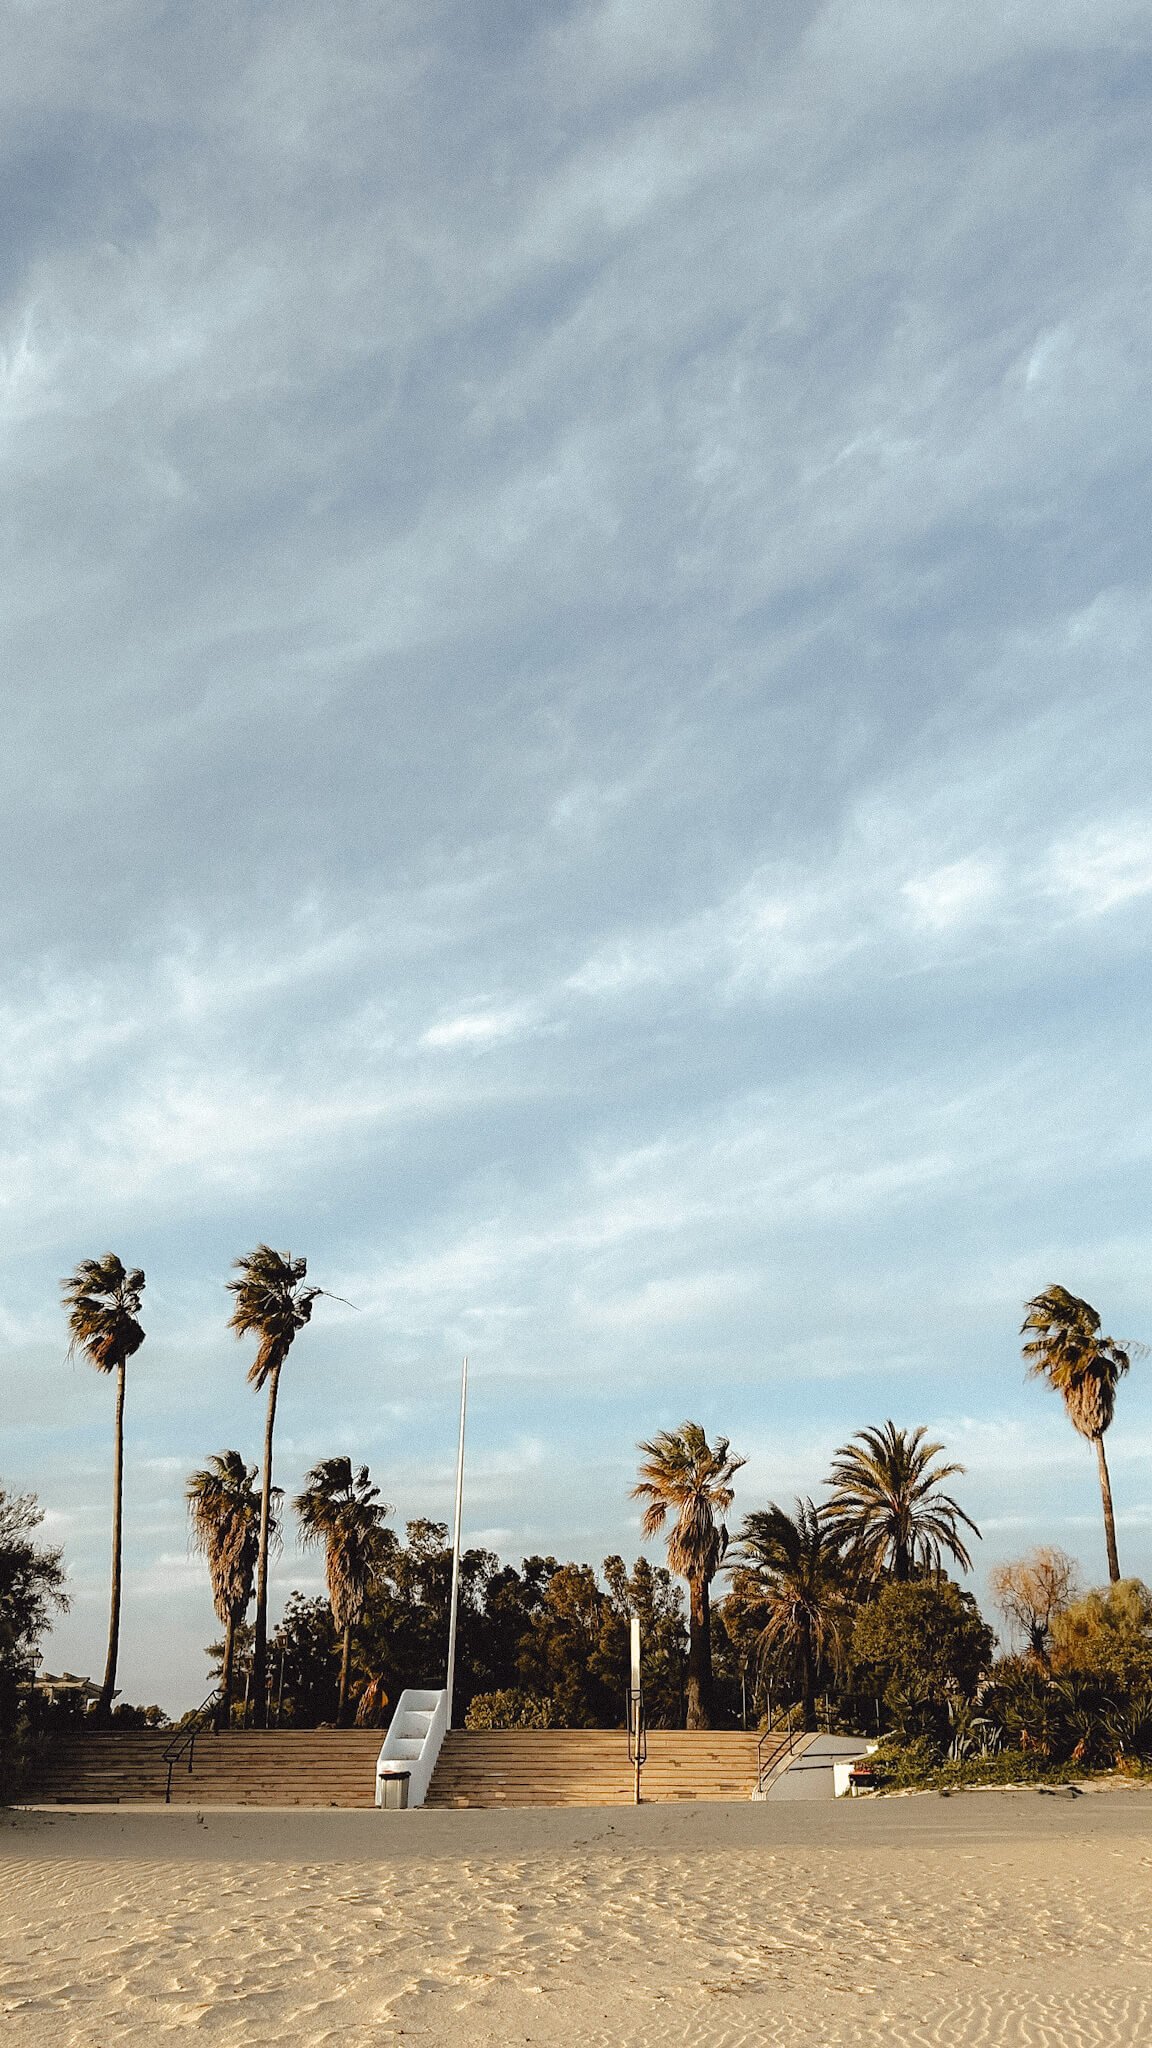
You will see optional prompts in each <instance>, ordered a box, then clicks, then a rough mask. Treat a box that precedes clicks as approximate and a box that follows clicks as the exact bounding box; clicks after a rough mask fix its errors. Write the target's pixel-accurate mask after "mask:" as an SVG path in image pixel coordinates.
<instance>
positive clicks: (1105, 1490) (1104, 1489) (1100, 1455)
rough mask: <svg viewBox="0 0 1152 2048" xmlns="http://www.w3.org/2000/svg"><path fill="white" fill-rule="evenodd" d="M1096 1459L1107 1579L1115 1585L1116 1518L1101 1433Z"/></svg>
mask: <svg viewBox="0 0 1152 2048" xmlns="http://www.w3.org/2000/svg"><path fill="white" fill-rule="evenodd" d="M1096 1459H1097V1463H1098V1464H1099V1467H1100V1494H1101V1498H1102V1499H1103V1502H1104V1541H1105V1543H1106V1544H1107V1546H1108V1577H1109V1578H1110V1579H1111V1581H1112V1584H1113V1585H1115V1584H1116V1583H1117V1581H1118V1579H1119V1577H1120V1560H1119V1558H1118V1557H1117V1555H1116V1517H1115V1515H1114V1514H1113V1512H1112V1481H1111V1480H1110V1479H1109V1477H1108V1460H1107V1458H1106V1457H1105V1456H1104V1436H1103V1432H1101V1434H1100V1435H1099V1436H1098V1437H1097V1438H1096Z"/></svg>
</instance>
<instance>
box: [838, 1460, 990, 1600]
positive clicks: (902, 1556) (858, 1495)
mask: <svg viewBox="0 0 1152 2048" xmlns="http://www.w3.org/2000/svg"><path fill="white" fill-rule="evenodd" d="M925 1434H926V1432H925V1430H924V1429H923V1428H921V1429H912V1430H907V1429H897V1427H896V1424H895V1423H894V1422H891V1421H889V1422H886V1423H885V1424H884V1426H883V1428H882V1429H861V1430H857V1432H856V1435H855V1436H854V1437H853V1438H852V1441H851V1442H850V1443H847V1444H842V1445H841V1447H840V1449H839V1450H838V1451H837V1452H836V1453H835V1457H834V1461H833V1465H832V1470H831V1472H830V1474H829V1476H828V1479H827V1481H826V1482H825V1483H826V1484H827V1485H828V1486H831V1487H834V1488H835V1491H834V1493H833V1495H832V1498H831V1500H830V1501H828V1502H827V1504H826V1505H825V1507H824V1508H823V1510H822V1513H823V1515H824V1517H825V1519H826V1520H827V1522H828V1523H829V1525H830V1527H832V1528H833V1529H835V1530H836V1531H837V1532H838V1533H839V1535H840V1538H841V1540H842V1542H843V1543H844V1545H845V1547H846V1550H847V1552H848V1555H849V1560H850V1562H851V1563H852V1564H853V1565H855V1567H856V1568H857V1570H858V1571H859V1572H860V1574H861V1576H862V1577H864V1578H869V1579H878V1578H879V1577H880V1576H881V1574H882V1573H883V1572H885V1571H890V1572H891V1574H892V1576H893V1578H894V1579H897V1580H904V1579H910V1578H911V1577H912V1576H913V1574H914V1573H916V1572H920V1571H931V1572H939V1571H941V1570H942V1569H943V1561H944V1557H945V1555H947V1556H949V1557H951V1558H953V1559H954V1560H955V1562H956V1563H957V1564H958V1565H960V1566H961V1567H962V1569H963V1570H964V1571H966V1572H967V1571H971V1569H972V1560H971V1558H970V1557H969V1555H968V1552H967V1550H966V1548H965V1545H964V1539H963V1537H962V1535H961V1533H960V1531H961V1525H963V1527H964V1528H965V1529H969V1530H971V1532H972V1534H973V1536H975V1537H976V1538H977V1539H979V1535H980V1531H979V1529H978V1528H977V1527H976V1524H975V1522H974V1521H973V1520H972V1519H971V1517H970V1516H969V1515H966V1514H965V1513H964V1511H963V1509H962V1508H960V1507H958V1506H957V1504H956V1502H955V1501H954V1500H953V1499H952V1497H951V1495H950V1494H947V1493H942V1492H941V1491H940V1488H941V1486H942V1485H943V1482H944V1481H945V1479H952V1478H954V1477H955V1476H956V1474H957V1473H961V1472H963V1470H964V1467H963V1465H936V1466H933V1464H932V1460H933V1458H935V1457H937V1456H938V1455H939V1453H940V1452H941V1451H942V1450H943V1448H944V1446H943V1444H929V1443H925V1442H924V1437H925Z"/></svg>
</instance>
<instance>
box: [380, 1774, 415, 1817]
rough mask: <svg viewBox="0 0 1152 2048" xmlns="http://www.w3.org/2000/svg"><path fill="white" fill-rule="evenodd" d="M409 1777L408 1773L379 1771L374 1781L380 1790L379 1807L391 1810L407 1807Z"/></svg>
mask: <svg viewBox="0 0 1152 2048" xmlns="http://www.w3.org/2000/svg"><path fill="white" fill-rule="evenodd" d="M410 1776H411V1772H410V1771H381V1772H380V1775H379V1777H378V1779H377V1781H376V1782H377V1784H378V1786H379V1788H380V1799H379V1804H380V1806H382V1807H388V1808H390V1809H392V1810H395V1809H396V1808H397V1807H404V1806H407V1804H408V1780H409V1778H410Z"/></svg>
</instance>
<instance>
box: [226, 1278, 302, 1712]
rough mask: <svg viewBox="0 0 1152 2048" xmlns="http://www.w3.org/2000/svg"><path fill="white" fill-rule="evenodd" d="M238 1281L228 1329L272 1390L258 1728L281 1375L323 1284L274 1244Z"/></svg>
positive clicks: (256, 1670) (260, 1580)
mask: <svg viewBox="0 0 1152 2048" xmlns="http://www.w3.org/2000/svg"><path fill="white" fill-rule="evenodd" d="M235 1264H236V1270H237V1272H238V1274H239V1276H240V1277H239V1279H237V1280H230V1281H229V1282H228V1290H229V1292H230V1293H231V1294H234V1295H235V1297H236V1306H235V1308H234V1309H233V1311H232V1314H231V1316H230V1318H229V1328H230V1329H233V1330H235V1332H236V1335H237V1336H238V1337H246V1336H249V1335H252V1336H255V1337H257V1338H258V1339H259V1344H258V1346H257V1351H256V1356H255V1358H254V1359H253V1361H252V1364H251V1365H250V1367H249V1368H248V1379H249V1382H250V1384H251V1385H252V1386H254V1387H263V1386H265V1385H267V1388H268V1406H267V1410H266V1413H265V1417H264V1462H263V1465H262V1467H261V1473H260V1549H259V1555H258V1557H257V1560H256V1624H255V1631H254V1637H253V1644H252V1700H253V1707H254V1710H255V1715H256V1722H257V1725H258V1726H259V1727H265V1726H266V1725H267V1720H268V1692H267V1676H268V1543H269V1535H270V1530H271V1514H272V1437H273V1431H274V1429H275V1425H276V1401H277V1396H278V1393H279V1387H280V1373H281V1370H282V1368H283V1365H284V1361H285V1359H286V1358H287V1356H288V1353H289V1351H290V1350H291V1348H292V1341H293V1338H294V1337H295V1336H296V1334H297V1332H298V1331H300V1330H302V1329H303V1328H304V1325H305V1323H307V1322H310V1321H311V1319H312V1304H313V1302H314V1301H315V1299H316V1297H317V1295H318V1294H320V1293H321V1292H322V1290H321V1289H320V1288H319V1287H305V1285H304V1280H305V1276H306V1274H307V1272H308V1261H307V1259H294V1258H293V1257H292V1254H291V1252H274V1251H273V1250H272V1247H271V1245H267V1244H258V1245H257V1247H256V1249H255V1251H254V1252H248V1253H247V1254H246V1255H245V1257H244V1258H242V1259H237V1260H236V1262H235Z"/></svg>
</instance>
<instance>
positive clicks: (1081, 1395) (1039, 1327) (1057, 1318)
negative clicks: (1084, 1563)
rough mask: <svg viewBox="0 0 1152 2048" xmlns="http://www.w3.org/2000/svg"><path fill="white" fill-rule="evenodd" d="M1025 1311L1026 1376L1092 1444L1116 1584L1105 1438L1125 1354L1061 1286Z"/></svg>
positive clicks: (1117, 1570) (1046, 1292) (1097, 1320)
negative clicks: (1043, 1387)
mask: <svg viewBox="0 0 1152 2048" xmlns="http://www.w3.org/2000/svg"><path fill="white" fill-rule="evenodd" d="M1027 1309H1028V1313H1027V1315H1026V1316H1025V1318H1024V1321H1023V1323H1022V1325H1021V1329H1020V1334H1021V1336H1022V1337H1028V1340H1029V1341H1028V1342H1027V1344H1025V1346H1024V1356H1025V1358H1026V1359H1027V1360H1028V1370H1029V1372H1030V1373H1031V1374H1032V1375H1034V1377H1035V1378H1037V1379H1042V1380H1047V1382H1048V1385H1049V1386H1050V1387H1052V1388H1053V1389H1054V1390H1055V1392H1056V1393H1058V1394H1059V1395H1061V1396H1062V1398H1063V1402H1064V1408H1065V1412H1066V1414H1067V1416H1068V1420H1069V1422H1070V1423H1071V1424H1072V1427H1073V1429H1075V1430H1077V1431H1078V1432H1079V1434H1080V1435H1081V1436H1084V1437H1087V1438H1088V1441H1089V1442H1090V1443H1093V1444H1095V1446H1096V1464H1097V1469H1098V1471H1099V1474H1100V1497H1101V1500H1102V1502H1103V1506H1104V1541H1105V1544H1106V1546H1107V1551H1108V1576H1109V1578H1110V1579H1111V1580H1112V1583H1113V1584H1114V1585H1115V1583H1116V1581H1117V1580H1118V1579H1119V1577H1120V1560H1119V1558H1118V1556H1117V1554H1116V1517H1115V1514H1114V1513H1113V1509H1112V1482H1111V1479H1110V1478H1109V1476H1108V1460H1107V1458H1106V1457H1105V1455H1104V1434H1105V1431H1106V1430H1107V1429H1109V1428H1110V1427H1111V1423H1112V1417H1113V1415H1114V1413H1115V1410H1116V1387H1117V1384H1118V1382H1119V1381H1120V1380H1121V1379H1122V1378H1123V1377H1124V1374H1125V1373H1126V1372H1127V1370H1128V1363H1129V1361H1128V1353H1127V1351H1126V1350H1125V1349H1124V1347H1123V1346H1122V1345H1120V1344H1118V1343H1117V1342H1116V1340H1115V1338H1114V1337H1102V1336H1101V1334H1100V1318H1099V1316H1098V1315H1097V1313H1096V1310H1095V1309H1094V1308H1093V1307H1092V1304H1091V1302H1087V1301H1081V1299H1080V1297H1079V1295H1078V1294H1069V1292H1068V1289H1067V1288H1066V1287H1046V1288H1045V1289H1044V1292H1043V1293H1042V1294H1037V1295H1034V1296H1033V1298H1032V1300H1031V1301H1030V1302H1028V1303H1027Z"/></svg>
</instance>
